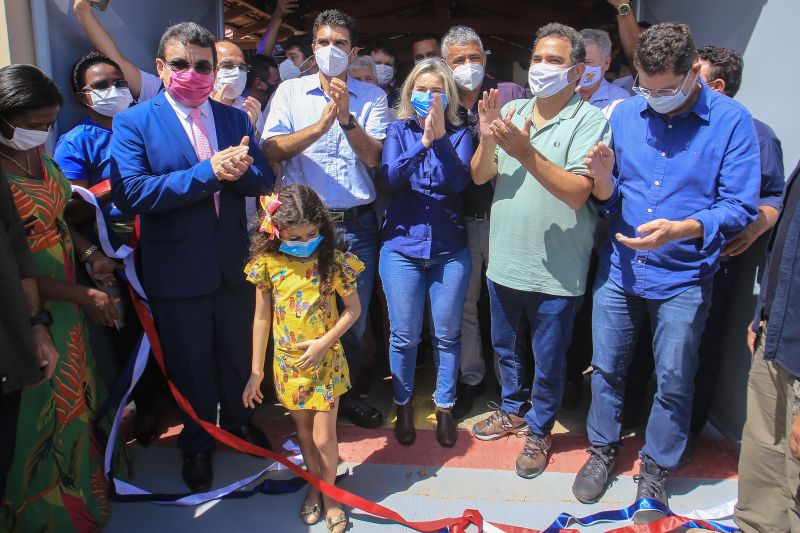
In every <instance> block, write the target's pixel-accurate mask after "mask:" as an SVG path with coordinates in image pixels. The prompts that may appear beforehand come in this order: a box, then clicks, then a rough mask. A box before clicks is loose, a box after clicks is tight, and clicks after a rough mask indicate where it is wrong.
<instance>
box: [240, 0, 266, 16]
mask: <svg viewBox="0 0 800 533" xmlns="http://www.w3.org/2000/svg"><path fill="white" fill-rule="evenodd" d="M231 1H232V2H235V3H236V4H238V5H240V6H246V7H249V8H250V10H251V11H252V12H253V14H254V15H258V16H260V17H271V16H272V14H271V13H267V12H266V11H264V8H263V7H262V6H263V5H264V4H263V3H262V2H258V3H256V2H254V1H252V0H231ZM259 4H260V5H259Z"/></svg>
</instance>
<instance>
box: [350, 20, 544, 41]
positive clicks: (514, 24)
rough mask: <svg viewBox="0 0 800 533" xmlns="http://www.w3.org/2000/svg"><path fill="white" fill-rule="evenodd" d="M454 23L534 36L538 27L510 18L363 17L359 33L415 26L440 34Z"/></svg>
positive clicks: (485, 30)
mask: <svg viewBox="0 0 800 533" xmlns="http://www.w3.org/2000/svg"><path fill="white" fill-rule="evenodd" d="M454 24H460V25H464V26H469V27H470V28H472V29H474V30H475V31H477V32H478V33H480V34H497V35H524V36H527V37H533V35H534V33H536V28H535V27H532V26H531V23H530V21H528V20H518V19H517V20H509V19H444V18H442V19H440V18H403V17H396V18H391V17H386V18H384V17H362V18H359V19H358V31H359V33H391V32H394V31H397V29H398V28H414V31H415V32H418V33H433V34H435V35H436V34H440V33H442V32H443V31H446V30H447V28H449V27H450V26H453V25H454Z"/></svg>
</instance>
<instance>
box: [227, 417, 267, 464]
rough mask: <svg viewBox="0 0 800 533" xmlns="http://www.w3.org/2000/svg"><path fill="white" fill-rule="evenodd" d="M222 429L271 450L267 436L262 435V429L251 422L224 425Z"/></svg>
mask: <svg viewBox="0 0 800 533" xmlns="http://www.w3.org/2000/svg"><path fill="white" fill-rule="evenodd" d="M223 429H224V430H225V431H227V432H228V433H230V434H231V435H236V436H237V437H239V438H240V439H242V440H246V441H247V442H249V443H250V444H254V445H256V446H259V447H261V448H266V449H267V450H272V445H271V444H270V443H269V439H267V436H266V435H264V432H263V431H261V430H260V429H258V428H257V427H256V426H254V425H253V423H252V422H249V423H247V424H242V425H241V426H234V427H225V428H223ZM251 455H252V454H251ZM254 457H258V456H254Z"/></svg>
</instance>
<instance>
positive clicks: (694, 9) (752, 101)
mask: <svg viewBox="0 0 800 533" xmlns="http://www.w3.org/2000/svg"><path fill="white" fill-rule="evenodd" d="M643 18H644V20H647V21H649V22H666V21H678V22H685V23H687V24H689V26H690V27H691V29H692V33H693V35H694V37H695V40H696V42H697V45H698V46H705V45H716V46H724V47H727V48H733V49H734V50H737V51H738V52H740V53H742V55H743V56H744V78H743V80H742V87H741V89H740V90H739V94H738V95H737V96H736V99H737V100H739V101H740V102H742V103H743V104H744V105H746V106H747V108H748V109H749V110H750V112H751V113H752V114H753V116H755V117H757V118H758V119H760V120H762V121H763V122H765V123H767V124H769V125H770V126H771V127H772V129H774V130H775V133H777V134H778V138H780V140H781V142H782V144H783V155H784V166H785V167H786V172H787V174H788V173H789V172H790V171H791V170H792V169H793V168H794V167H795V165H796V164H797V162H798V160H800V128H797V119H798V116H800V102H798V99H797V97H796V96H795V94H796V92H797V88H798V87H800V69H798V68H797V67H796V66H795V65H796V64H797V60H796V58H795V52H796V50H797V49H798V47H797V41H796V39H797V38H798V29H797V21H798V20H800V1H798V0H702V1H700V2H698V1H697V0H644V13H643Z"/></svg>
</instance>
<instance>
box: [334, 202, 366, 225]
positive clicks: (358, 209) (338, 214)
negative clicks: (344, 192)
mask: <svg viewBox="0 0 800 533" xmlns="http://www.w3.org/2000/svg"><path fill="white" fill-rule="evenodd" d="M370 211H372V204H364V205H357V206H355V207H350V208H348V209H329V210H328V213H330V216H331V219H332V220H333V221H334V222H347V221H350V220H354V219H356V218H358V217H360V216H361V215H365V214H367V213H369V212H370Z"/></svg>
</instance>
